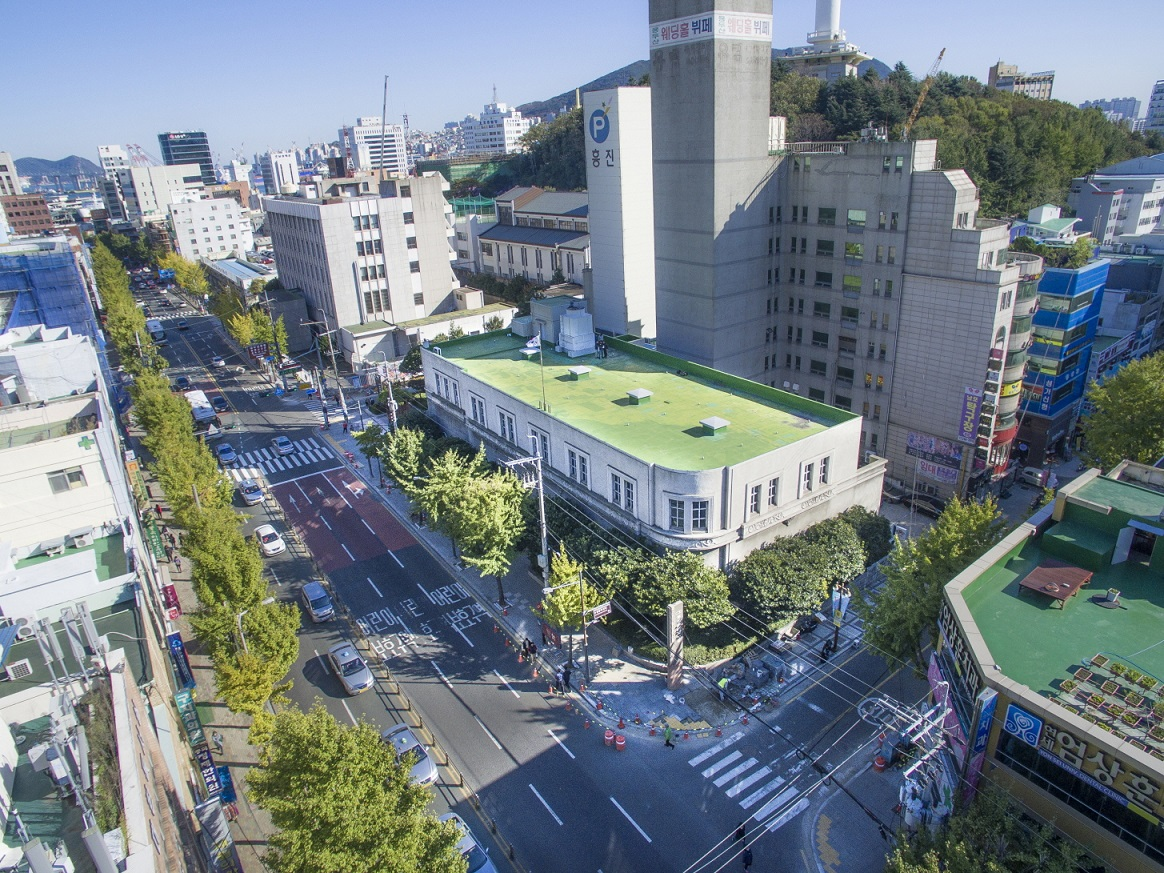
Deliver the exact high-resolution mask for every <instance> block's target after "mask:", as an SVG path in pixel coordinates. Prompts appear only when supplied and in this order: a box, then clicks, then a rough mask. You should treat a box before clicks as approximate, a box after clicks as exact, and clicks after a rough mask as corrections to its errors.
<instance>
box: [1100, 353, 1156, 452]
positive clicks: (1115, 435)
mask: <svg viewBox="0 0 1164 873" xmlns="http://www.w3.org/2000/svg"><path fill="white" fill-rule="evenodd" d="M1162 386H1164V353H1162V352H1157V353H1156V354H1154V355H1150V356H1148V357H1146V358H1140V360H1138V361H1132V362H1131V363H1129V364H1128V365H1127V366H1125V367H1123V368H1122V369H1121V370H1120V371H1119V372H1118V373H1116V374H1115V375H1114V376H1110V377H1108V378H1106V379H1104V380H1103V381H1102V382H1093V383H1092V385H1091V388H1090V390H1089V391H1088V395H1087V397H1088V400H1090V401H1091V403H1092V405H1093V406H1094V407H1095V408H1094V411H1092V413H1091V415H1088V416H1086V417H1085V418H1084V419H1083V421H1082V428H1083V437H1084V440H1085V443H1084V445H1085V453H1086V455H1087V456H1088V457H1089V458H1092V459H1094V461H1095V462H1097V463H1098V464H1099V465H1100V466H1101V467H1103V468H1104V469H1105V470H1110V469H1111V468H1112V467H1114V466H1116V464H1118V463H1119V462H1120V461H1123V460H1128V461H1135V462H1136V463H1139V464H1154V463H1156V461H1158V460H1159V459H1160V458H1161V457H1162V456H1164V402H1161V398H1162V390H1164V388H1162Z"/></svg>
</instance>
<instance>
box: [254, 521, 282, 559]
mask: <svg viewBox="0 0 1164 873" xmlns="http://www.w3.org/2000/svg"><path fill="white" fill-rule="evenodd" d="M255 539H256V540H258V541H259V548H260V549H261V550H262V552H263V555H264V556H265V557H267V558H270V557H272V556H274V555H278V554H281V553H282V552H285V551H287V544H286V543H285V542H283V538H282V537H281V536H279V532H278V531H277V530H275V528H274V527H272V526H271V525H269V524H260V525H259V526H258V527H256V528H255Z"/></svg>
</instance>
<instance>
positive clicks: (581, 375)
mask: <svg viewBox="0 0 1164 873" xmlns="http://www.w3.org/2000/svg"><path fill="white" fill-rule="evenodd" d="M570 375H571V376H573V377H574V381H575V382H579V381H581V380H582V379H589V378H590V368H589V367H571V368H570Z"/></svg>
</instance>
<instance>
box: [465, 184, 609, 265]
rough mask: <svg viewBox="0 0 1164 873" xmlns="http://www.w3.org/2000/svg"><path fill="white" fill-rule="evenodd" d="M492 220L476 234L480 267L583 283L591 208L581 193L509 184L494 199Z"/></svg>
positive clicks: (588, 248) (588, 260) (588, 257)
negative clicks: (511, 185)
mask: <svg viewBox="0 0 1164 873" xmlns="http://www.w3.org/2000/svg"><path fill="white" fill-rule="evenodd" d="M494 204H495V211H496V215H497V222H496V223H495V224H494V225H493V226H492V227H489V228H486V229H484V230H482V231H481V232H480V233H478V234H477V244H478V247H479V250H480V252H481V266H482V268H483V270H484V271H485V272H486V273H492V274H494V275H497V276H502V277H504V278H513V277H514V276H524V277H525V278H526V279H529V280H530V281H531V282H535V283H537V284H539V285H548V284H551V283H552V282H553V281H554V274H555V273H556V272H558V271H560V272H561V274H562V278H561V280H559V281H564V282H570V283H574V284H579V285H580V284H582V278H583V271H585V270H586V269H587V268H588V267H589V266H590V232H589V229H590V210H589V203H588V197H587V195H586V193H585V192H569V193H566V192H553V191H543V190H542V189H541V188H510V189H509V190H508V191H505V192H504V193H502V194H499V195H498V196H497V197H495V198H494Z"/></svg>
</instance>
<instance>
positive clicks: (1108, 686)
mask: <svg viewBox="0 0 1164 873" xmlns="http://www.w3.org/2000/svg"><path fill="white" fill-rule="evenodd" d="M1099 687H1100V688H1102V689H1103V690H1104V692H1105V693H1106V694H1115V693H1116V692H1118V691H1119V690H1120V686H1119V685H1118V684H1116V683H1115V682H1113V681H1112V680H1110V679H1107V680H1105V681H1104V683H1103V684H1102V685H1100V686H1099Z"/></svg>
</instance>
